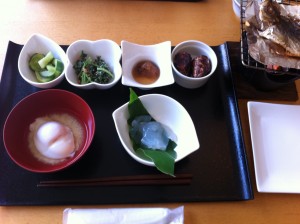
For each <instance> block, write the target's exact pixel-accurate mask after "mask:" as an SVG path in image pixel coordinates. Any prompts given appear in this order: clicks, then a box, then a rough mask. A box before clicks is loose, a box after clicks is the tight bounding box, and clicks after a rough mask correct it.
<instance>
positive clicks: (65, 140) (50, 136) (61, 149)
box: [34, 121, 76, 159]
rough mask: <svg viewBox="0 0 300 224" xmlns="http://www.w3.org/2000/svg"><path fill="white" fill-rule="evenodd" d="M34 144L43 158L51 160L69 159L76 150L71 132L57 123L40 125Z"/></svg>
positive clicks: (51, 122) (50, 122)
mask: <svg viewBox="0 0 300 224" xmlns="http://www.w3.org/2000/svg"><path fill="white" fill-rule="evenodd" d="M34 144H35V146H36V149H37V150H38V151H39V152H40V153H41V154H42V155H43V156H45V157H48V158H51V159H64V158H67V157H70V156H72V155H74V153H75V148H76V146H75V138H74V135H73V133H72V130H71V129H70V128H69V127H67V126H65V125H63V124H61V123H60V122H57V121H48V122H45V123H44V124H42V125H41V126H40V127H39V128H38V130H37V132H36V134H35V136H34Z"/></svg>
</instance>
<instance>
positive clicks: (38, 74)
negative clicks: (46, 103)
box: [35, 72, 53, 82]
mask: <svg viewBox="0 0 300 224" xmlns="http://www.w3.org/2000/svg"><path fill="white" fill-rule="evenodd" d="M35 75H36V79H37V80H38V82H50V81H51V80H53V77H43V76H41V74H40V73H39V72H35Z"/></svg>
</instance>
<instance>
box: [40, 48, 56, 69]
mask: <svg viewBox="0 0 300 224" xmlns="http://www.w3.org/2000/svg"><path fill="white" fill-rule="evenodd" d="M53 58H54V56H53V54H52V52H51V51H49V52H48V53H47V54H46V56H45V57H43V58H42V59H41V60H39V61H38V63H39V65H40V66H41V68H46V66H47V65H48V64H49V63H50V62H51V61H52V60H53Z"/></svg>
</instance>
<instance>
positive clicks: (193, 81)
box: [172, 40, 218, 89]
mask: <svg viewBox="0 0 300 224" xmlns="http://www.w3.org/2000/svg"><path fill="white" fill-rule="evenodd" d="M180 51H185V52H187V53H189V54H191V56H192V58H194V57H196V56H200V55H205V56H207V57H208V58H209V59H210V62H211V71H210V73H209V74H207V75H206V76H203V77H200V78H193V77H188V76H186V75H183V74H182V73H180V72H179V71H178V70H177V69H176V68H175V66H174V63H173V61H174V58H175V55H176V54H177V53H178V52H180ZM217 64H218V60H217V55H216V53H215V52H214V51H213V49H212V48H211V47H210V46H208V45H207V44H205V43H203V42H201V41H197V40H187V41H184V42H181V43H179V44H178V45H176V46H175V48H174V49H173V51H172V68H173V74H174V77H175V82H176V83H177V84H178V85H180V86H182V87H185V88H189V89H195V88H198V87H201V86H203V85H204V84H205V83H206V82H207V81H208V80H209V79H210V78H211V76H212V75H213V73H214V72H215V70H216V68H217Z"/></svg>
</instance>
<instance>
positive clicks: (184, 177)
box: [37, 174, 193, 187]
mask: <svg viewBox="0 0 300 224" xmlns="http://www.w3.org/2000/svg"><path fill="white" fill-rule="evenodd" d="M192 177H193V176H192V175H191V174H178V175H176V177H171V176H168V175H164V174H157V175H136V176H120V177H103V178H92V179H72V180H45V181H40V182H39V183H38V184H37V187H77V186H78V187H80V186H86V187H87V186H128V185H183V184H190V183H191V181H192Z"/></svg>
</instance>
